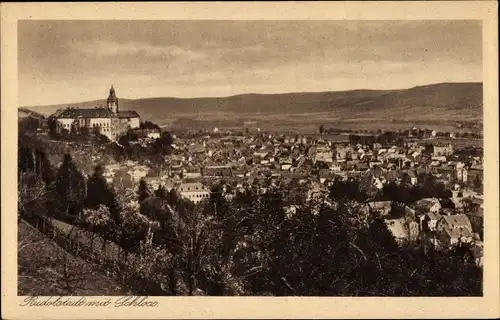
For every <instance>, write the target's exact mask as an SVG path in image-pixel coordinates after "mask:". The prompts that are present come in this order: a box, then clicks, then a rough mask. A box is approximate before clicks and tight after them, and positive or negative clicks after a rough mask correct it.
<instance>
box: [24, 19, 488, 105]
mask: <svg viewBox="0 0 500 320" xmlns="http://www.w3.org/2000/svg"><path fill="white" fill-rule="evenodd" d="M18 30H19V37H18V48H19V58H18V61H19V63H18V65H19V84H20V86H22V87H24V88H25V90H26V91H29V92H33V93H34V94H30V95H23V96H22V97H20V98H21V99H22V101H21V103H22V104H51V103H59V102H69V101H78V100H82V99H83V100H93V99H99V98H102V95H103V94H104V95H105V94H106V91H107V89H108V87H109V85H110V84H111V83H113V84H115V86H117V87H119V88H120V94H121V95H122V96H123V97H134V98H139V97H149V96H169V95H177V96H184V97H190V96H204V95H210V96H217V95H231V94H238V93H242V92H273V91H274V92H287V91H323V90H346V89H355V88H385V87H386V88H394V87H398V88H401V87H409V86H413V85H419V84H426V83H436V82H441V81H445V80H446V81H478V80H479V81H480V80H481V73H482V71H481V68H482V50H481V44H482V39H481V23H480V22H478V21H31V20H29V21H22V22H20V23H19V28H18ZM122 88H123V89H122ZM103 92H104V93H103ZM35 93H36V94H35ZM87 95H88V96H87ZM86 96H87V98H84V97H86Z"/></svg>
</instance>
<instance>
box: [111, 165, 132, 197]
mask: <svg viewBox="0 0 500 320" xmlns="http://www.w3.org/2000/svg"><path fill="white" fill-rule="evenodd" d="M113 184H114V186H115V188H116V191H117V192H118V193H124V192H126V191H127V190H129V189H131V188H132V187H133V181H132V176H131V175H130V174H129V173H128V172H127V171H126V170H118V171H117V172H116V173H115V175H114V177H113Z"/></svg>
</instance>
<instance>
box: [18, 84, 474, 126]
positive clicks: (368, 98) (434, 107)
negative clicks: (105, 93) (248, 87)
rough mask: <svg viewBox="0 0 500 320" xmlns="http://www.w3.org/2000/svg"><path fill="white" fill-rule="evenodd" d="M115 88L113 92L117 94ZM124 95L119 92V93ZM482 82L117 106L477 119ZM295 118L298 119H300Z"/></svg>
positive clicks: (159, 116) (156, 116) (150, 114)
mask: <svg viewBox="0 0 500 320" xmlns="http://www.w3.org/2000/svg"><path fill="white" fill-rule="evenodd" d="M119 94H120V92H118V95H119ZM124 94H125V93H124ZM482 96H483V86H482V83H441V84H433V85H427V86H418V87H414V88H410V89H402V90H388V91H382V90H351V91H339V92H301V93H282V94H242V95H236V96H230V97H221V98H189V99H182V98H148V99H120V97H118V98H119V99H120V100H119V101H120V109H122V110H136V111H137V112H138V113H139V114H140V115H141V117H142V118H144V119H148V120H153V121H155V122H156V123H159V124H163V123H165V122H172V121H174V120H175V119H178V118H183V117H184V118H185V117H188V118H189V117H191V118H193V119H194V118H196V119H198V120H203V119H205V118H211V119H221V118H226V119H227V118H239V119H243V118H254V117H268V118H269V117H270V116H273V117H281V118H286V117H287V116H291V115H302V119H306V118H307V117H304V115H310V116H311V117H315V116H316V117H318V116H319V117H321V118H325V117H326V118H330V119H336V120H338V121H356V120H363V119H366V120H372V121H373V120H384V121H390V120H410V121H411V120H418V121H426V120H429V121H439V120H442V121H461V120H472V121H481V120H482V114H483V109H482V107H483V102H482V100H483V99H482ZM105 104H106V101H105V99H103V100H97V101H88V102H81V103H74V104H67V105H51V106H30V107H26V108H28V109H29V110H33V111H37V112H40V113H42V114H45V115H49V114H52V113H54V112H55V111H56V110H57V109H60V108H66V107H95V106H98V105H105ZM300 118H301V117H299V118H298V120H300Z"/></svg>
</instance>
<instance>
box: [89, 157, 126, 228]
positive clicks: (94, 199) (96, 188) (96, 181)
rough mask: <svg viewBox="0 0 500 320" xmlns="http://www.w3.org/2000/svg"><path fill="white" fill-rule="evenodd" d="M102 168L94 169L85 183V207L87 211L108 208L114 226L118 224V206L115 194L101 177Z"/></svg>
mask: <svg viewBox="0 0 500 320" xmlns="http://www.w3.org/2000/svg"><path fill="white" fill-rule="evenodd" d="M103 172H104V170H103V167H102V166H101V165H98V166H96V167H95V170H94V173H93V174H92V176H91V177H90V178H89V179H88V182H87V198H86V199H85V206H86V207H87V208H89V209H96V208H98V207H99V206H100V205H104V206H106V207H108V208H109V211H110V213H111V217H112V219H113V220H114V221H115V222H116V224H119V223H120V219H121V217H120V206H119V204H118V201H117V199H116V195H115V192H114V191H113V189H112V188H110V187H109V186H108V183H107V181H106V178H104V176H103Z"/></svg>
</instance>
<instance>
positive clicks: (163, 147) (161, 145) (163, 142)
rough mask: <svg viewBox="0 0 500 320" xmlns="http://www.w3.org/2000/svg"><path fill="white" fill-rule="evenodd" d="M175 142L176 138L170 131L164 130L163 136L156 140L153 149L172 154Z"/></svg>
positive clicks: (156, 151) (157, 151)
mask: <svg viewBox="0 0 500 320" xmlns="http://www.w3.org/2000/svg"><path fill="white" fill-rule="evenodd" d="M173 143H174V139H173V137H172V135H171V134H170V132H163V133H162V135H161V137H160V138H159V139H156V140H155V141H154V143H153V150H154V152H155V153H159V154H162V155H165V154H170V152H171V148H172V144H173Z"/></svg>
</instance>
